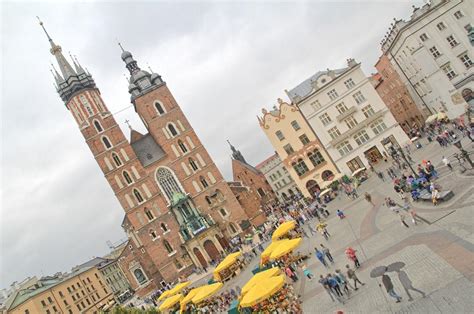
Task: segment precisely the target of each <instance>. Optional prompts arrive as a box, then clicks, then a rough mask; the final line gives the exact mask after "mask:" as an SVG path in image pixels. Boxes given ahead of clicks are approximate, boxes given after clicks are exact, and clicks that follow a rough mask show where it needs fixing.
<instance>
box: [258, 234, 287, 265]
mask: <svg viewBox="0 0 474 314" xmlns="http://www.w3.org/2000/svg"><path fill="white" fill-rule="evenodd" d="M286 241H288V239H284V240H279V241H275V242H272V243H270V245H269V246H267V248H266V249H265V250H264V251H263V252H262V254H260V265H262V264H263V263H264V262H265V260H267V259H269V258H270V255H271V254H272V251H273V250H274V249H276V248H277V247H278V246H279V245H280V244H281V243H283V242H286Z"/></svg>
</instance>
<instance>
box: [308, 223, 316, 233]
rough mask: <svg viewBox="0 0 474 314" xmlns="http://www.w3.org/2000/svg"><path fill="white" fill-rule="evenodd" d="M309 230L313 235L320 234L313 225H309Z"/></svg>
mask: <svg viewBox="0 0 474 314" xmlns="http://www.w3.org/2000/svg"><path fill="white" fill-rule="evenodd" d="M308 230H309V232H311V235H315V234H318V233H317V232H316V230H314V229H313V227H311V225H308Z"/></svg>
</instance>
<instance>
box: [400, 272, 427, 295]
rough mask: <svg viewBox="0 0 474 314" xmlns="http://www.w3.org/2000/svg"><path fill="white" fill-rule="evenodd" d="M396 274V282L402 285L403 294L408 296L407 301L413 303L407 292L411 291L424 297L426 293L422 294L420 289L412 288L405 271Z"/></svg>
mask: <svg viewBox="0 0 474 314" xmlns="http://www.w3.org/2000/svg"><path fill="white" fill-rule="evenodd" d="M397 274H398V280H400V283H401V284H402V286H403V289H405V292H406V294H407V296H408V301H413V298H412V296H411V294H410V292H409V291H408V290H413V291H416V292H418V293H420V294H421V295H422V296H423V298H424V297H426V293H424V292H423V291H421V290H420V289H417V288H415V287H413V284H412V282H411V280H410V278H408V275H407V273H406V272H405V271H403V270H397Z"/></svg>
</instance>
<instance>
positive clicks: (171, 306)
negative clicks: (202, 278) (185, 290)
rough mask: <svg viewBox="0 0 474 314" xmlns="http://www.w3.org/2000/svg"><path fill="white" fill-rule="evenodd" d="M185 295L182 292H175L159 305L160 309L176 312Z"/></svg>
mask: <svg viewBox="0 0 474 314" xmlns="http://www.w3.org/2000/svg"><path fill="white" fill-rule="evenodd" d="M181 299H183V295H182V294H181V293H178V294H175V295H173V296H171V297H169V298H167V299H166V300H164V301H163V303H162V304H161V305H160V306H159V307H158V310H159V311H160V312H162V313H174V312H176V311H178V310H179V304H180V301H181Z"/></svg>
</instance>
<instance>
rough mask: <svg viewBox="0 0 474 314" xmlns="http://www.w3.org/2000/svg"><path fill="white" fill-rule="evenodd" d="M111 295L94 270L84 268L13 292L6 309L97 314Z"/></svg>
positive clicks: (28, 313)
mask: <svg viewBox="0 0 474 314" xmlns="http://www.w3.org/2000/svg"><path fill="white" fill-rule="evenodd" d="M112 300H113V295H112V294H111V291H110V289H109V287H108V286H107V285H106V283H105V280H104V278H103V277H102V275H101V273H100V271H99V270H98V269H97V268H96V267H87V268H83V269H80V270H77V271H75V272H72V273H70V274H67V275H65V276H62V274H58V275H55V276H52V277H44V278H41V279H39V280H38V281H37V282H36V284H34V285H32V286H30V287H25V288H24V289H22V290H19V291H16V292H15V293H14V294H13V295H12V296H11V302H9V304H8V307H7V308H6V311H7V313H12V314H13V313H14V314H36V313H44V314H53V313H65V314H67V313H99V312H100V309H101V308H102V307H103V306H105V305H106V304H107V303H109V302H110V301H112Z"/></svg>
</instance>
